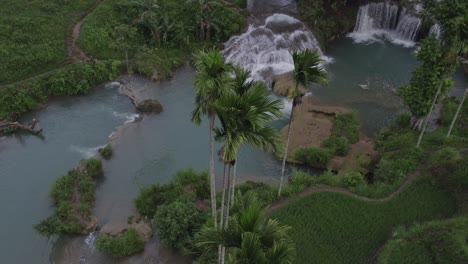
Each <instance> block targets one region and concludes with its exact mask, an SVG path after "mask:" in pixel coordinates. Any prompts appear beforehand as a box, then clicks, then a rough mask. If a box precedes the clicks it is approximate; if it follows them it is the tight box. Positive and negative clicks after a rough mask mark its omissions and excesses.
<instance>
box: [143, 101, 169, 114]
mask: <svg viewBox="0 0 468 264" xmlns="http://www.w3.org/2000/svg"><path fill="white" fill-rule="evenodd" d="M136 108H137V110H138V112H140V113H143V114H159V113H161V112H162V111H163V107H162V105H161V103H160V102H159V101H158V100H155V99H147V100H144V101H142V102H139V103H137V105H136Z"/></svg>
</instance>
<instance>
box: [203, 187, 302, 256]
mask: <svg viewBox="0 0 468 264" xmlns="http://www.w3.org/2000/svg"><path fill="white" fill-rule="evenodd" d="M233 211H234V212H233V218H232V221H231V225H230V226H229V227H226V228H224V229H221V230H220V229H217V228H213V227H208V226H205V227H203V228H202V230H201V231H200V232H199V233H198V234H197V235H196V237H195V241H196V243H195V244H196V246H197V247H198V248H200V249H201V250H202V251H203V252H212V250H213V249H215V248H216V247H217V245H218V244H222V245H223V246H225V247H226V248H227V250H228V254H227V263H237V264H244V263H245V264H248V263H259V264H271V263H274V264H290V263H293V262H294V259H295V256H296V251H295V246H294V242H293V241H292V240H291V238H290V237H289V236H288V232H289V231H290V229H291V228H290V227H288V226H284V225H281V224H280V223H279V222H278V221H277V220H274V219H265V217H264V215H263V212H262V210H261V208H260V206H259V202H258V200H257V198H256V196H255V193H253V192H251V191H249V192H247V193H246V194H244V195H241V194H240V192H238V193H237V196H236V202H235V206H234V207H233Z"/></svg>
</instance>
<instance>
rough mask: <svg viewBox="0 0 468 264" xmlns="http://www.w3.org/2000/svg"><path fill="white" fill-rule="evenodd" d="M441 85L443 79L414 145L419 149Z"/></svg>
mask: <svg viewBox="0 0 468 264" xmlns="http://www.w3.org/2000/svg"><path fill="white" fill-rule="evenodd" d="M443 84H444V79H443V78H442V81H440V85H439V89H437V93H436V95H435V96H434V100H432V105H431V109H429V113H428V114H427V116H426V120H425V123H424V127H423V129H422V130H421V133H419V138H418V143H417V144H416V147H419V145H420V144H421V140H422V138H423V136H424V133H425V132H426V128H427V124H428V123H429V118H430V116H431V115H432V110H434V106H435V103H436V102H437V99H438V98H439V95H440V90H441V89H442V85H443Z"/></svg>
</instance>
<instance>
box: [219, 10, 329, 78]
mask: <svg viewBox="0 0 468 264" xmlns="http://www.w3.org/2000/svg"><path fill="white" fill-rule="evenodd" d="M224 47H225V48H224V50H223V54H224V56H225V58H226V61H228V62H231V63H233V64H235V65H238V66H240V67H242V68H243V69H247V70H249V71H251V72H252V78H253V79H254V80H263V81H265V82H266V83H267V84H268V83H269V81H270V80H271V77H272V76H274V75H278V74H282V73H285V72H289V71H292V70H293V69H294V65H293V60H292V57H291V55H290V54H289V50H290V49H298V50H302V49H309V50H318V52H319V53H320V54H321V55H323V53H322V51H321V50H320V48H319V44H318V42H317V40H316V39H315V37H314V35H313V34H312V32H310V31H309V30H308V29H307V28H306V26H305V25H304V24H303V23H302V22H301V21H299V20H297V19H295V18H293V17H291V16H288V15H285V14H273V15H271V16H269V17H267V18H266V19H265V22H264V23H263V24H262V25H260V26H255V25H250V26H249V28H248V30H247V32H245V33H243V34H242V35H239V36H234V37H232V38H231V39H230V40H228V41H227V42H226V43H225V44H224ZM324 58H326V57H324Z"/></svg>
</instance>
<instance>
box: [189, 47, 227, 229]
mask: <svg viewBox="0 0 468 264" xmlns="http://www.w3.org/2000/svg"><path fill="white" fill-rule="evenodd" d="M195 57H196V60H195V63H194V66H195V69H196V70H197V73H196V75H195V93H196V97H195V109H194V110H193V111H192V118H191V120H192V122H193V123H194V124H196V125H199V124H200V123H201V118H202V116H203V115H206V116H208V120H209V137H210V139H209V141H210V146H209V148H210V157H209V158H210V164H209V173H210V190H211V213H212V214H213V219H214V222H215V225H216V222H217V221H216V215H217V213H216V184H215V175H214V156H213V139H214V137H213V128H214V123H215V118H216V109H215V102H216V101H217V100H218V99H219V98H220V97H221V96H222V95H223V94H225V93H227V92H228V91H229V90H230V83H231V78H230V76H229V74H230V72H231V71H232V66H231V65H230V64H226V63H225V62H224V59H223V56H222V54H221V52H219V51H208V52H204V51H201V52H200V53H199V54H197V55H196V56H195Z"/></svg>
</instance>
